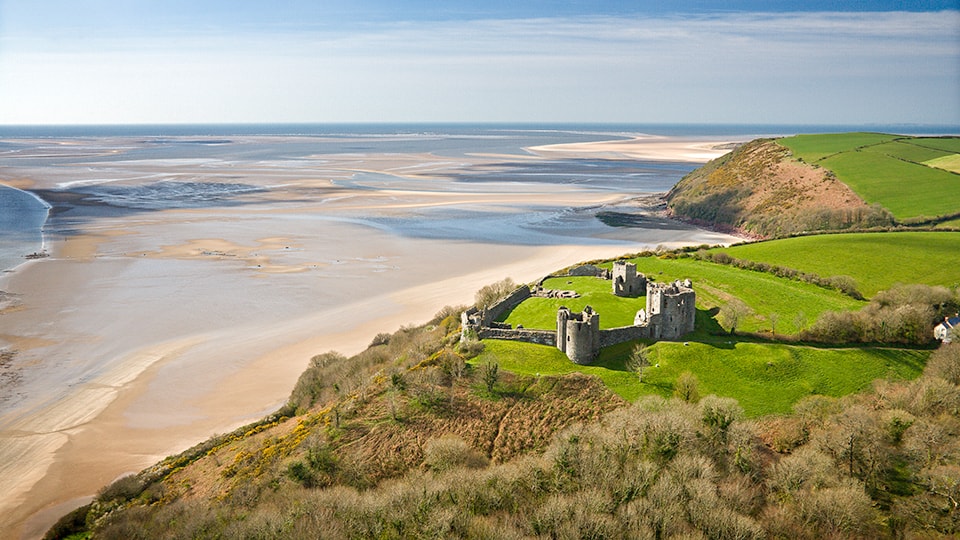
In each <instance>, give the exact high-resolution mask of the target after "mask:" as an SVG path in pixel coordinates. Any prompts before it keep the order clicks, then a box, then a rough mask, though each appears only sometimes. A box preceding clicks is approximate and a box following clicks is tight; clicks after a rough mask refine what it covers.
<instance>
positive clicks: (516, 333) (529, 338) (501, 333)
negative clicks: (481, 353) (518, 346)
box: [479, 328, 557, 347]
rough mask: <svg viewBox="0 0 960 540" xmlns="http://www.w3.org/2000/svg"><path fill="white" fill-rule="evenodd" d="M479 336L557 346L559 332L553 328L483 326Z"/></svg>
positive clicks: (481, 337)
mask: <svg viewBox="0 0 960 540" xmlns="http://www.w3.org/2000/svg"><path fill="white" fill-rule="evenodd" d="M479 337H480V339H505V340H508V341H523V342H525V343H536V344H539V345H549V346H551V347H556V346H557V333H556V332H554V331H553V330H528V329H526V328H520V329H514V330H505V329H502V328H483V329H481V330H480V332H479Z"/></svg>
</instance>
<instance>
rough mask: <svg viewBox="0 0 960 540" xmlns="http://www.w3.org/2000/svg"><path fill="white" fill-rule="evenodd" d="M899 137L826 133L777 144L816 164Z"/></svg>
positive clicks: (791, 139)
mask: <svg viewBox="0 0 960 540" xmlns="http://www.w3.org/2000/svg"><path fill="white" fill-rule="evenodd" d="M898 137H900V136H899V135H890V134H887V133H826V134H817V135H796V136H793V137H787V138H784V139H779V140H778V141H777V142H778V143H780V145H781V146H786V147H787V148H789V149H790V151H791V152H793V155H794V157H798V158H801V159H803V160H804V161H806V162H807V163H814V162H817V161H820V160H821V159H823V158H825V157H827V156H832V155H833V154H836V153H839V152H849V151H851V150H855V149H856V148H860V147H863V146H869V145H873V144H881V143H885V142H889V141H892V140H894V139H896V138H898Z"/></svg>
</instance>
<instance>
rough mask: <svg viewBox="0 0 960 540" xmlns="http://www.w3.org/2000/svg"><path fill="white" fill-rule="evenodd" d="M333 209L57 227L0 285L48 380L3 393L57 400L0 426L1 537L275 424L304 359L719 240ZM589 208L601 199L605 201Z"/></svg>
mask: <svg viewBox="0 0 960 540" xmlns="http://www.w3.org/2000/svg"><path fill="white" fill-rule="evenodd" d="M587 144H589V143H587ZM376 157H379V156H376ZM427 158H429V156H420V157H417V158H416V159H419V160H421V161H422V160H423V159H427ZM349 159H351V160H352V161H357V158H356V157H355V156H354V157H351V158H349ZM434 159H435V158H434ZM361 161H362V160H361ZM410 161H411V160H407V161H404V160H403V159H401V158H399V157H396V156H389V159H384V160H383V161H382V163H379V162H378V164H379V166H380V167H381V168H382V169H383V170H390V168H395V167H399V166H402V165H407V164H409V163H408V162H410ZM413 162H416V160H413ZM351 163H352V162H351ZM350 166H351V167H354V168H355V167H356V165H350ZM351 170H354V169H351ZM49 181H56V179H55V178H54V179H51V180H48V182H49ZM267 181H269V178H268V179H267ZM306 185H307V186H318V187H322V186H325V185H326V184H325V183H324V182H314V183H312V184H306ZM43 187H44V186H40V188H41V189H42V188H43ZM311 189H313V188H311ZM323 189H327V188H325V187H324V188H323ZM543 189H546V188H543ZM545 193H547V192H545ZM335 194H336V195H337V196H338V197H339V196H341V195H346V197H344V198H342V199H337V200H336V201H335V202H332V203H331V202H324V201H322V200H317V201H316V202H312V203H306V204H305V205H301V206H291V205H290V204H289V203H287V202H285V201H284V200H282V199H277V198H276V195H275V194H273V193H264V194H261V195H258V196H257V197H256V199H255V200H256V204H252V205H250V206H237V207H230V206H228V207H210V208H187V209H179V210H159V211H154V212H125V211H123V209H117V208H115V207H113V208H105V209H103V210H97V209H96V208H90V207H88V210H89V212H88V213H86V214H82V215H81V217H80V218H77V217H72V216H73V214H72V213H64V214H61V215H59V216H57V218H56V219H58V220H61V221H60V222H59V225H56V227H59V228H60V230H59V231H57V230H54V231H53V232H52V236H51V240H50V249H51V251H52V253H51V257H49V258H47V259H45V260H42V261H26V262H27V263H37V264H30V265H29V266H26V267H23V268H22V269H21V270H18V271H17V272H13V273H10V274H7V275H2V276H0V289H5V290H6V289H7V288H12V291H13V293H15V294H18V295H19V296H20V299H21V300H22V303H23V309H19V310H18V311H17V312H16V313H8V314H5V315H4V317H6V318H5V323H6V328H7V329H6V330H5V333H6V334H8V335H4V336H0V344H2V342H7V343H11V342H12V340H14V341H15V342H16V343H19V345H20V346H21V348H22V351H21V352H20V354H21V356H22V360H23V362H24V363H26V364H31V363H37V362H40V363H39V364H36V365H35V366H34V367H29V369H34V370H36V369H45V370H46V371H41V372H38V373H40V374H43V376H44V377H50V378H49V379H46V378H41V379H40V380H41V381H42V382H43V385H39V384H38V381H37V380H28V381H26V382H24V383H23V385H25V386H22V387H21V388H20V390H19V391H25V390H24V388H26V389H28V390H29V389H30V388H37V389H39V388H41V387H47V388H49V387H57V388H62V389H63V390H61V391H60V392H59V393H58V394H56V395H53V396H51V397H48V398H47V401H46V402H42V403H38V402H30V403H33V405H30V407H31V408H29V409H26V410H23V408H22V407H21V411H20V412H19V413H16V409H15V410H14V411H12V412H11V411H10V410H8V409H4V412H3V414H0V426H2V427H3V430H2V431H0V437H3V439H0V453H3V452H7V454H6V455H4V456H3V457H4V458H6V457H8V456H9V455H10V454H9V452H11V451H16V452H17V455H18V456H19V457H18V458H15V459H7V460H6V461H5V462H2V463H5V465H0V468H4V470H3V471H2V472H3V474H0V488H2V492H3V493H4V495H3V497H2V498H0V516H4V517H3V518H2V521H3V522H4V523H3V524H4V525H6V526H7V527H12V529H10V530H12V531H14V534H15V535H17V536H21V537H25V538H33V537H37V536H41V535H42V534H43V533H44V532H45V530H46V528H47V527H49V525H51V524H52V522H53V521H54V520H55V519H57V518H58V517H60V514H62V512H61V510H64V509H66V510H64V511H68V510H70V508H68V507H69V506H70V505H69V504H68V503H69V502H70V501H74V502H79V501H82V500H84V497H89V496H91V493H92V492H95V491H96V490H97V489H99V488H100V487H102V486H103V485H106V484H107V483H109V482H111V481H112V480H114V479H116V477H117V476H118V475H119V474H120V473H122V472H124V471H126V472H135V471H139V470H141V469H143V468H145V467H147V466H149V465H151V464H153V463H155V462H156V461H158V460H159V459H162V458H163V457H164V456H166V455H169V454H171V453H176V452H179V451H182V450H183V449H185V448H187V447H189V446H192V445H193V444H196V443H197V442H198V441H201V440H204V439H206V438H208V437H209V436H210V435H211V434H213V433H215V432H223V431H229V430H230V429H232V428H235V427H237V426H240V425H243V424H245V423H248V422H249V421H252V420H256V419H258V418H261V417H263V416H265V415H267V414H269V413H270V412H272V411H273V410H276V409H277V408H279V406H280V405H282V403H283V402H284V401H285V400H286V398H287V397H288V396H289V392H290V390H291V389H292V388H293V384H294V383H295V381H296V378H297V377H298V376H299V374H300V373H302V371H303V369H304V368H305V367H306V365H307V363H308V361H309V358H310V357H311V356H313V355H315V354H319V353H321V352H324V351H326V350H331V349H333V350H339V351H340V352H342V353H344V354H347V355H348V356H349V355H352V354H355V353H356V352H360V351H361V350H363V348H365V347H366V345H367V344H368V343H369V341H370V340H371V339H372V338H373V336H374V335H376V333H379V332H383V331H393V330H395V329H397V328H399V327H400V326H402V325H404V324H410V323H412V322H417V321H424V320H427V319H429V318H430V317H431V316H432V315H433V314H434V313H435V312H436V311H438V310H439V309H440V308H442V307H443V306H444V305H457V304H467V303H471V302H472V298H473V294H474V292H475V291H476V290H477V289H479V288H480V287H482V286H483V285H486V284H488V283H492V282H494V281H498V280H500V279H502V278H503V277H507V276H510V277H513V278H514V279H516V280H519V281H524V282H525V281H532V280H535V279H537V278H539V277H542V275H546V274H547V273H549V272H551V271H553V270H556V269H557V268H560V267H564V266H568V265H570V264H575V263H578V262H582V261H584V260H590V259H597V258H609V257H615V256H618V255H621V254H623V253H626V252H630V251H636V250H638V249H643V248H644V247H649V248H652V247H654V246H655V245H658V244H664V245H676V244H679V243H683V244H690V243H693V244H699V243H722V242H723V241H724V239H727V241H729V239H731V238H732V237H729V236H726V235H721V234H715V233H710V232H708V231H702V230H699V229H689V230H679V231H659V232H658V235H657V236H655V238H658V239H659V240H653V241H652V242H646V243H644V242H643V241H635V242H633V243H631V242H626V241H619V240H618V241H617V242H616V243H608V244H602V243H601V244H596V245H585V244H576V243H574V244H569V245H555V246H523V245H505V244H504V245H502V244H491V243H484V242H478V241H470V240H455V241H454V240H443V239H439V240H438V239H430V238H415V237H409V236H394V235H393V234H392V233H390V232H389V231H386V230H381V229H378V228H376V227H371V226H368V225H364V224H362V223H356V222H353V221H350V220H349V219H348V220H342V221H341V218H340V217H337V216H339V214H333V218H331V219H317V218H316V215H317V213H318V212H320V213H323V212H347V213H346V214H344V215H345V216H348V217H349V216H350V215H351V214H350V212H356V211H358V209H360V210H364V211H376V212H381V213H383V215H386V216H391V215H393V214H394V213H399V214H402V215H406V214H407V213H409V212H412V211H415V210H416V209H420V208H429V207H431V206H435V205H449V206H450V207H451V208H458V207H460V206H462V205H465V204H466V205H470V204H473V205H478V206H480V205H483V206H489V205H501V206H505V207H508V208H509V207H510V205H520V204H524V203H527V200H526V199H527V198H528V197H529V195H528V194H527V193H526V192H524V193H510V192H495V193H494V192H492V193H489V194H487V193H486V192H481V193H480V194H475V193H471V192H465V193H443V192H441V193H424V192H421V191H416V190H411V191H405V190H403V189H402V188H400V187H397V188H394V189H391V190H389V191H386V192H368V191H364V190H362V189H360V190H347V189H340V190H339V191H337V192H336V193H335ZM591 197H592V198H593V199H594V200H596V201H609V200H615V199H614V198H611V195H610V194H609V193H606V194H604V193H597V194H593V195H591ZM548 202H549V203H550V204H557V205H571V204H577V203H580V204H585V203H586V202H585V201H584V199H583V195H581V194H580V193H579V192H578V191H576V190H572V189H570V190H560V191H555V192H551V194H550V196H549V201H548ZM92 206H99V205H98V204H94V205H92ZM370 209H373V210H370ZM324 215H327V214H324ZM64 220H66V221H64ZM49 224H50V218H48V221H47V225H49ZM65 231H70V232H69V234H67V233H66V232H65ZM626 232H628V233H629V232H631V231H629V230H628V231H626ZM641 232H642V230H641ZM621 233H622V231H621ZM637 234H639V233H637ZM345 238H349V239H350V242H348V243H344V242H343V240H342V239H345ZM637 242H639V243H637ZM39 263H42V264H39ZM142 306H150V309H149V310H148V311H147V310H144V309H143V307H142ZM71 358H81V359H83V358H92V359H96V362H93V361H88V362H87V363H85V364H83V363H80V364H78V363H77V362H76V360H71ZM53 359H60V360H58V361H59V362H61V363H62V366H63V367H58V364H57V363H56V362H53V361H52V360H53ZM37 366H39V367H37ZM44 366H48V367H44ZM31 385H32V386H31ZM47 391H49V390H47ZM69 396H73V397H69ZM23 399H28V400H29V399H30V398H29V396H28V397H25V398H23ZM71 400H73V401H71ZM24 403H25V404H26V403H27V402H24ZM68 404H69V405H68ZM24 406H26V405H24ZM65 408H66V409H65ZM14 413H15V414H14ZM10 427H14V428H15V429H9V428H10ZM4 448H5V450H4ZM4 478H6V481H4ZM78 505H79V504H78ZM58 512H60V514H57V513H58ZM54 514H57V515H54Z"/></svg>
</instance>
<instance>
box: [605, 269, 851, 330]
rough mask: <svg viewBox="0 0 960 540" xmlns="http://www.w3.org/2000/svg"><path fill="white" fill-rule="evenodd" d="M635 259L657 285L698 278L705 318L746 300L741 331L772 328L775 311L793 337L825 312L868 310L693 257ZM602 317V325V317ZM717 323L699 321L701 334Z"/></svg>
mask: <svg viewBox="0 0 960 540" xmlns="http://www.w3.org/2000/svg"><path fill="white" fill-rule="evenodd" d="M631 261H633V262H634V263H636V265H637V271H638V272H643V273H644V274H646V275H648V276H651V277H653V278H654V279H656V280H657V281H661V282H666V281H673V280H676V279H686V278H690V279H691V280H693V286H694V289H695V290H696V292H697V307H698V309H699V310H700V312H701V315H706V312H708V311H709V312H711V313H712V314H714V315H715V314H716V310H717V309H718V308H720V307H721V306H723V305H725V304H726V303H728V302H729V301H730V300H731V299H733V298H737V299H740V300H742V301H743V302H744V304H746V305H747V307H749V308H750V310H751V313H750V314H748V315H747V316H746V317H745V318H744V320H742V321H740V324H739V329H740V330H743V331H747V332H761V331H767V330H769V329H770V316H771V314H774V313H775V314H776V316H777V318H778V321H777V333H779V334H793V333H796V332H797V331H799V330H800V328H801V327H803V326H805V325H806V324H808V323H809V322H810V321H812V320H813V319H814V318H816V317H817V316H818V315H819V314H820V313H823V312H824V311H828V310H830V311H845V310H854V309H859V308H860V307H862V306H863V302H860V301H858V300H854V299H853V298H850V297H849V296H846V295H844V294H842V293H840V292H839V291H835V290H830V289H824V288H822V287H818V286H816V285H812V284H809V283H803V282H799V281H793V280H789V279H784V278H779V277H777V276H774V275H771V274H765V273H762V272H754V271H750V270H742V269H740V268H735V267H732V266H724V265H720V264H714V263H711V262H706V261H700V260H695V259H688V258H682V259H670V258H659V257H640V258H636V259H631ZM600 317H601V321H602V320H603V314H602V313H601V315H600ZM708 317H709V315H708ZM711 324H712V325H713V327H714V328H715V329H719V328H718V327H717V326H716V322H715V321H712V322H711V321H710V320H709V319H708V320H707V321H699V320H698V321H697V327H698V328H699V329H701V330H704V329H709V328H710V326H711Z"/></svg>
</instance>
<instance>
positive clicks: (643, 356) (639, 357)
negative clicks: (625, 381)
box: [627, 344, 650, 382]
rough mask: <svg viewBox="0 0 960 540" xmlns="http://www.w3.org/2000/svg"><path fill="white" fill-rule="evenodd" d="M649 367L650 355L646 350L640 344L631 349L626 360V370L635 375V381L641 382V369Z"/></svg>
mask: <svg viewBox="0 0 960 540" xmlns="http://www.w3.org/2000/svg"><path fill="white" fill-rule="evenodd" d="M649 365H650V355H649V354H648V353H647V348H646V347H644V346H643V345H641V344H637V345H635V346H634V347H633V352H631V353H630V358H628V359H627V369H629V370H630V371H632V372H634V373H636V374H637V380H638V381H640V382H643V368H645V367H647V366H649Z"/></svg>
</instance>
